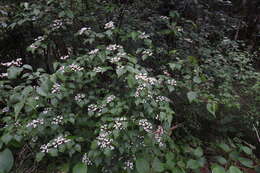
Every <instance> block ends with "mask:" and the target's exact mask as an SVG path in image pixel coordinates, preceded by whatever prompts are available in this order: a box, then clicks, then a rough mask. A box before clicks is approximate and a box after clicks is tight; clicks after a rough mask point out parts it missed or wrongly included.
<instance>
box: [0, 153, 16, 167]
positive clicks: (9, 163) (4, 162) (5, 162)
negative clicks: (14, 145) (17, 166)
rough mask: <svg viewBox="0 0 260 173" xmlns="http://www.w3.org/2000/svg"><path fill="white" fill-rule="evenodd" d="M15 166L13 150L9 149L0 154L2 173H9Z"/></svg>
mask: <svg viewBox="0 0 260 173" xmlns="http://www.w3.org/2000/svg"><path fill="white" fill-rule="evenodd" d="M13 164H14V158H13V154H12V152H11V150H9V149H8V148H7V149H5V150H4V151H2V152H0V172H9V171H10V170H11V169H12V167H13Z"/></svg>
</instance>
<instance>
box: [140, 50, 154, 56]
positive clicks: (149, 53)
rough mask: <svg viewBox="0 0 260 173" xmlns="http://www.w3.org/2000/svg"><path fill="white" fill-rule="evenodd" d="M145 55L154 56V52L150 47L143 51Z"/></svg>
mask: <svg viewBox="0 0 260 173" xmlns="http://www.w3.org/2000/svg"><path fill="white" fill-rule="evenodd" d="M142 54H143V55H147V56H152V55H153V52H152V51H151V50H150V49H146V50H144V51H143V52H142Z"/></svg>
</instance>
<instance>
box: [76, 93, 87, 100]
mask: <svg viewBox="0 0 260 173" xmlns="http://www.w3.org/2000/svg"><path fill="white" fill-rule="evenodd" d="M85 97H86V95H85V94H77V95H76V96H75V97H74V100H75V101H77V102H82V101H83V99H84V98H85Z"/></svg>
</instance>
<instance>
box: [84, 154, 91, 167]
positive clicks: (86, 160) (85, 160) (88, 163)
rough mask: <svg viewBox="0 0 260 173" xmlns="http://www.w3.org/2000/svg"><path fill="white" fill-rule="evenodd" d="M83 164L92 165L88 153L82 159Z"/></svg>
mask: <svg viewBox="0 0 260 173" xmlns="http://www.w3.org/2000/svg"><path fill="white" fill-rule="evenodd" d="M82 163H84V164H86V165H92V164H93V163H92V161H91V160H90V159H89V157H88V155H87V153H85V154H84V155H83V157H82Z"/></svg>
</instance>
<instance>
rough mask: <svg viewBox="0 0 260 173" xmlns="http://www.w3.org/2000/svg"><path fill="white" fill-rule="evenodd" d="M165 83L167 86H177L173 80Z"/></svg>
mask: <svg viewBox="0 0 260 173" xmlns="http://www.w3.org/2000/svg"><path fill="white" fill-rule="evenodd" d="M166 83H167V84H169V85H172V86H176V84H177V82H176V80H174V79H169V80H167V81H166Z"/></svg>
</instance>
